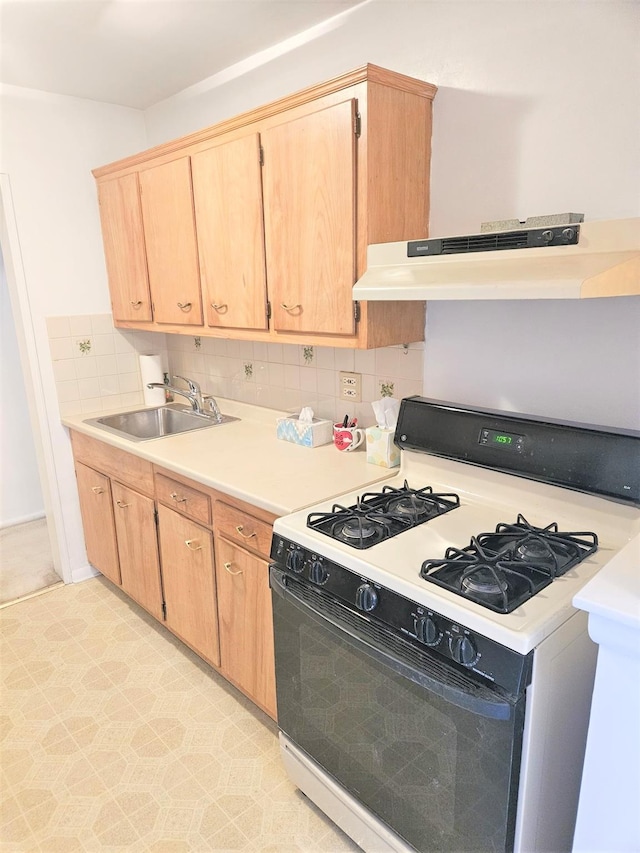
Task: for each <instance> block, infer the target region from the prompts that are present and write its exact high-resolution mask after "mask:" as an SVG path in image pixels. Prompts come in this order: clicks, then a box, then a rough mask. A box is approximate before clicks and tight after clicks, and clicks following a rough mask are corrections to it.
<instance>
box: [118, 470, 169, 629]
mask: <svg viewBox="0 0 640 853" xmlns="http://www.w3.org/2000/svg"><path fill="white" fill-rule="evenodd" d="M111 491H112V494H113V514H114V518H115V522H116V537H117V540H118V554H119V556H120V574H121V577H122V589H123V590H124V591H125V592H126V593H127V594H128V595H130V596H131V598H133V599H135V600H136V601H137V602H138V604H141V605H142V607H144V608H145V610H148V611H149V613H151V614H152V616H155V617H156V619H162V585H161V582H160V561H159V558H158V540H157V537H156V522H155V504H154V501H153V498H148V497H146V496H145V495H141V494H140V493H139V492H135V491H134V490H133V489H129V488H127V486H123V485H122V483H117V482H115V481H114V480H112V481H111Z"/></svg>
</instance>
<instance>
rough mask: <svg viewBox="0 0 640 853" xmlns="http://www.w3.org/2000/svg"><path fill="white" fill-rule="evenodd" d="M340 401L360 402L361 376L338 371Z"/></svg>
mask: <svg viewBox="0 0 640 853" xmlns="http://www.w3.org/2000/svg"><path fill="white" fill-rule="evenodd" d="M340 399H341V400H348V401H349V402H350V403H360V402H361V401H362V374H360V373H347V372H346V371H345V370H341V371H340Z"/></svg>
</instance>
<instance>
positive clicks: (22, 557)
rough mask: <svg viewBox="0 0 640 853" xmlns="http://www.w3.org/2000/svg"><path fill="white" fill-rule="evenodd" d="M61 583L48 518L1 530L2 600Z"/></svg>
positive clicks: (0, 573) (0, 575)
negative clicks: (50, 538)
mask: <svg viewBox="0 0 640 853" xmlns="http://www.w3.org/2000/svg"><path fill="white" fill-rule="evenodd" d="M59 583H62V581H61V579H60V578H59V577H58V575H57V574H56V572H55V569H54V568H53V558H52V556H51V544H50V543H49V531H48V529H47V520H46V518H38V519H36V520H35V521H28V522H26V523H24V524H13V525H11V527H4V528H2V530H0V604H6V603H7V602H10V601H15V600H16V599H18V598H22V597H23V596H26V595H33V593H34V592H37V591H39V590H41V589H45V588H46V587H49V586H52V585H53V584H59Z"/></svg>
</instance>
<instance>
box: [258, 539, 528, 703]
mask: <svg viewBox="0 0 640 853" xmlns="http://www.w3.org/2000/svg"><path fill="white" fill-rule="evenodd" d="M271 559H272V561H273V563H274V565H275V566H276V568H278V569H280V570H281V571H283V572H284V573H285V574H289V575H291V577H292V578H295V579H296V581H297V582H300V583H305V584H308V585H309V586H311V587H312V588H313V589H315V590H317V591H321V592H322V594H323V595H325V596H327V597H328V598H330V599H331V600H332V601H334V602H338V603H340V604H341V605H342V606H343V607H346V608H347V609H348V610H350V611H351V612H354V613H358V614H360V615H361V616H362V618H364V619H368V620H369V621H371V622H374V623H378V624H381V625H384V626H385V627H388V628H392V629H393V630H394V631H395V632H396V633H397V634H398V635H400V636H401V637H402V638H403V639H404V640H406V641H407V642H409V643H411V644H413V645H414V646H416V648H419V649H421V650H422V651H424V652H427V653H431V654H435V655H437V656H440V657H442V658H444V659H446V660H449V661H454V662H455V663H456V664H457V665H458V666H460V667H463V668H464V669H465V670H467V671H469V672H473V673H475V674H476V675H477V676H479V677H480V678H482V680H484V681H486V682H490V683H492V684H498V685H500V686H501V687H503V688H504V689H505V690H508V691H509V692H513V693H517V692H519V691H520V690H521V689H522V688H523V687H524V686H526V683H528V678H529V675H530V668H531V667H530V664H531V655H527V656H523V655H521V654H518V653H517V652H514V651H512V650H511V649H508V648H505V647H504V646H502V645H500V644H499V643H496V642H495V641H494V640H490V639H489V638H487V637H484V636H482V635H481V634H478V633H475V632H471V631H469V630H468V629H467V628H466V627H465V626H464V625H460V624H458V623H456V622H453V621H452V620H451V619H448V618H447V617H445V616H443V615H442V614H440V613H436V612H435V611H433V610H431V609H430V608H428V607H424V606H423V605H421V604H418V603H416V602H415V601H411V600H410V599H408V598H405V597H404V596H402V595H399V594H398V593H397V592H394V591H393V590H390V589H387V588H386V587H384V586H382V585H381V584H378V583H376V582H374V581H372V580H371V579H370V578H366V577H363V576H361V575H359V574H357V572H354V571H351V570H350V569H347V568H346V567H344V566H341V565H339V564H338V563H335V562H333V561H332V560H329V559H327V558H326V557H324V556H323V555H322V554H319V553H316V552H313V551H311V550H309V549H307V548H303V547H302V546H301V545H298V544H297V543H295V542H291V541H289V540H288V539H285V538H284V537H282V536H279V535H277V534H274V536H273V540H272V543H271Z"/></svg>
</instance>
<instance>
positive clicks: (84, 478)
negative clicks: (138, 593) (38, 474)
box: [76, 462, 121, 586]
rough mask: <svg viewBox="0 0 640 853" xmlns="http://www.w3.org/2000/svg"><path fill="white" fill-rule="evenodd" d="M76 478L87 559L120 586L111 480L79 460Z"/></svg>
mask: <svg viewBox="0 0 640 853" xmlns="http://www.w3.org/2000/svg"><path fill="white" fill-rule="evenodd" d="M76 477H77V480H78V495H79V498H80V512H81V513H82V526H83V527H84V541H85V545H86V547H87V558H88V559H89V562H90V563H91V565H92V566H95V568H96V569H98V571H99V572H102V574H103V575H104V576H105V577H107V578H109V580H110V581H113V583H116V584H118V586H119V585H120V583H121V579H120V561H119V559H118V543H117V541H116V528H115V521H114V518H113V505H112V503H111V481H110V480H109V478H108V477H106V476H105V475H104V474H101V473H100V472H99V471H94V470H93V468H89V466H88V465H83V464H82V463H81V462H76Z"/></svg>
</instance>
